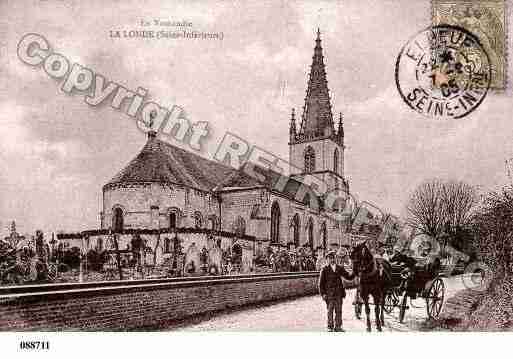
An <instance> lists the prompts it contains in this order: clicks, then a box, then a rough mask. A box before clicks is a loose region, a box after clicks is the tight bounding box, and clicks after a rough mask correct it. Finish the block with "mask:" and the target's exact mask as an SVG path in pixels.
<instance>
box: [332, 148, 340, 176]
mask: <svg viewBox="0 0 513 359" xmlns="http://www.w3.org/2000/svg"><path fill="white" fill-rule="evenodd" d="M338 157H339V155H338V148H335V153H334V154H333V172H335V173H338Z"/></svg>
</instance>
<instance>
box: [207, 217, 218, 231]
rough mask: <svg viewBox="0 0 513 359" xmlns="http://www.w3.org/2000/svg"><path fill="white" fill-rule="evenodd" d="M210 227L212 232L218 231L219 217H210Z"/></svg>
mask: <svg viewBox="0 0 513 359" xmlns="http://www.w3.org/2000/svg"><path fill="white" fill-rule="evenodd" d="M208 227H209V229H211V230H212V231H215V230H217V217H216V216H215V215H210V216H209V217H208Z"/></svg>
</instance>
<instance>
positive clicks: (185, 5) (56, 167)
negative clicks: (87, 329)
mask: <svg viewBox="0 0 513 359" xmlns="http://www.w3.org/2000/svg"><path fill="white" fill-rule="evenodd" d="M509 9H511V6H510V7H509ZM0 14H2V15H3V16H4V17H5V19H7V21H2V22H1V23H0V34H1V35H2V36H0V79H1V81H0V123H1V125H2V126H0V234H2V233H6V232H7V227H8V225H9V223H10V221H11V220H13V219H14V220H16V221H17V224H18V228H19V231H20V232H23V233H25V232H32V233H33V231H35V229H38V228H41V229H43V230H44V231H46V232H48V231H58V230H63V231H78V230H83V229H93V228H98V227H99V212H100V211H101V210H102V208H101V188H102V186H103V185H104V184H105V183H106V182H108V181H109V180H110V179H111V178H112V177H113V176H114V175H115V174H116V173H117V172H118V171H119V170H121V169H122V168H123V167H124V166H125V165H126V164H127V163H128V162H129V161H130V160H131V159H132V158H133V157H134V156H135V155H136V154H137V153H138V152H139V150H140V149H141V148H142V146H143V145H144V143H145V142H146V135H145V134H144V133H142V132H141V131H140V130H139V129H138V127H137V126H136V124H135V122H134V121H133V120H132V119H131V118H129V117H128V116H127V115H126V114H125V113H123V112H121V111H119V110H116V109H113V108H112V107H110V106H109V105H108V102H106V105H102V106H97V107H93V106H89V105H87V104H86V103H85V102H84V94H83V93H82V94H81V93H74V94H66V93H64V92H63V91H62V90H61V89H60V87H61V85H62V80H56V79H53V78H51V77H49V76H48V75H47V74H46V73H45V72H44V70H43V69H42V68H41V67H32V66H28V65H26V64H24V63H23V62H22V61H21V60H20V59H19V58H18V57H17V55H16V48H17V44H18V42H19V41H20V39H21V38H22V37H23V36H24V35H25V34H27V33H37V34H41V35H43V36H44V37H45V38H46V39H47V40H48V41H49V43H50V45H51V48H52V50H53V51H54V52H58V53H60V54H62V55H64V56H65V57H66V58H68V59H69V60H70V62H71V63H79V64H81V65H83V66H87V67H88V68H90V69H91V70H92V71H93V72H94V73H98V74H102V75H103V76H105V77H106V78H107V79H109V80H110V81H114V82H117V83H119V84H122V85H123V86H125V87H127V88H129V89H132V90H135V89H137V88H138V87H143V88H145V89H147V90H148V95H147V97H146V100H151V101H155V102H157V103H159V104H160V105H162V106H166V107H168V108H172V106H173V105H179V106H181V107H182V108H184V110H185V111H186V113H187V115H188V117H189V118H190V120H191V121H192V122H197V121H207V122H208V123H209V127H210V136H209V138H208V140H207V141H205V145H204V147H203V149H202V151H201V152H200V154H201V155H203V156H205V157H207V158H208V157H212V155H213V153H214V151H215V148H216V147H217V145H218V144H219V142H220V139H221V138H222V136H223V135H224V133H225V131H229V132H231V133H234V134H237V135H238V136H240V137H242V138H244V139H246V140H247V141H248V142H249V143H251V144H254V145H258V146H259V147H261V148H264V149H266V150H267V151H269V152H271V153H273V154H275V155H277V156H279V157H282V158H288V131H289V121H290V112H291V108H293V107H294V108H296V112H298V113H299V114H300V113H301V109H302V107H303V103H304V97H305V91H306V85H307V75H308V72H309V67H310V64H311V59H312V55H313V47H314V45H315V43H314V40H315V34H316V31H317V28H320V30H321V33H322V35H321V37H322V46H323V49H324V56H325V63H326V70H327V78H328V87H329V89H330V95H331V101H332V102H331V103H332V108H333V111H334V113H335V114H338V112H342V113H343V114H344V123H345V125H344V126H345V127H344V129H345V143H346V146H347V148H346V151H345V173H346V177H347V178H348V179H349V181H350V186H351V191H352V192H354V193H356V194H357V195H358V197H359V198H361V199H366V200H368V201H371V202H373V203H375V204H376V205H378V206H380V207H381V208H383V209H384V210H386V211H390V212H392V213H395V214H398V215H403V214H404V206H405V203H406V201H407V199H408V197H409V195H410V194H411V192H412V191H413V190H414V189H415V187H416V186H417V185H418V184H419V183H421V182H422V181H423V180H425V179H428V178H433V177H441V178H450V179H461V180H464V181H466V182H468V183H471V184H473V185H476V186H479V188H480V189H482V190H484V191H487V190H494V189H497V188H500V187H501V186H503V185H505V184H506V183H508V182H509V181H510V180H509V179H508V178H507V176H506V171H505V165H504V161H505V160H506V159H508V158H512V157H513V141H512V139H513V131H512V129H513V126H512V125H511V114H512V113H513V98H512V96H511V89H510V87H511V86H509V88H508V89H507V90H505V91H502V92H496V91H494V92H492V93H489V94H488V96H487V98H486V99H485V100H484V102H483V103H482V104H481V105H480V106H479V108H478V109H477V110H476V111H474V112H472V113H471V114H469V115H468V116H466V117H464V118H462V119H458V120H443V121H441V120H436V119H433V118H429V117H425V116H422V115H420V114H417V113H415V112H413V111H412V110H411V109H410V108H409V107H408V106H407V105H406V104H405V103H404V102H403V100H402V99H401V98H400V96H399V93H398V91H397V87H396V84H395V80H394V70H395V68H394V67H395V62H396V59H397V56H398V54H399V52H400V50H401V48H402V46H403V45H404V44H405V43H406V42H407V41H408V39H409V38H410V37H411V36H413V35H414V34H415V33H417V32H418V31H420V30H422V29H423V28H425V27H426V26H428V25H429V24H430V15H429V14H430V1H428V0H425V1H424V0H422V1H421V0H418V1H412V0H394V1H387V0H380V1H369V0H367V1H364V0H357V1H350V0H348V1H325V2H322V1H268V0H264V1H208V2H207V1H189V2H185V1H166V2H158V1H89V2H87V3H86V2H78V1H76V2H75V1H59V0H58V1H50V0H47V1H18V0H16V1H13V0H12V1H5V0H4V1H1V2H0ZM508 18H511V15H510V14H508ZM154 19H159V20H171V21H183V20H185V21H189V22H191V23H192V27H191V29H192V30H196V31H204V32H216V33H221V32H222V34H223V39H222V40H212V39H210V40H190V39H160V40H157V39H127V38H121V39H119V38H111V37H110V36H109V34H110V31H115V30H140V29H142V28H141V26H140V22H141V20H146V21H150V22H152V21H153V20H154ZM152 29H154V30H160V29H165V30H166V29H172V28H167V27H161V28H157V27H152ZM512 38H513V37H512V36H509V38H508V43H507V46H508V48H509V47H511V44H510V42H511V41H512ZM510 72H511V66H508V73H510ZM336 117H337V118H338V116H336ZM175 144H179V143H175Z"/></svg>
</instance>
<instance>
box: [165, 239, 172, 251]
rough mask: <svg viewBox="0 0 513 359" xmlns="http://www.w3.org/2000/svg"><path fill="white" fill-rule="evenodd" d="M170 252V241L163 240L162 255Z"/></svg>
mask: <svg viewBox="0 0 513 359" xmlns="http://www.w3.org/2000/svg"><path fill="white" fill-rule="evenodd" d="M169 252H171V239H169V238H164V253H169Z"/></svg>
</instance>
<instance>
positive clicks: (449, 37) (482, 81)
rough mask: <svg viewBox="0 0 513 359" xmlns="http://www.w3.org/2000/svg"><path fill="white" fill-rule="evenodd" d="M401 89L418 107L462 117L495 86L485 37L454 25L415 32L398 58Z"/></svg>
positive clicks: (445, 116)
mask: <svg viewBox="0 0 513 359" xmlns="http://www.w3.org/2000/svg"><path fill="white" fill-rule="evenodd" d="M395 79H396V84H397V89H398V90H399V94H400V95H401V97H402V98H403V100H404V101H405V102H406V104H407V105H408V106H409V107H410V108H412V109H413V110H415V111H417V112H419V113H421V114H423V115H426V116H429V117H432V118H436V119H457V118H462V117H464V116H466V115H468V114H469V113H471V112H472V111H474V110H475V109H476V108H477V107H478V106H479V105H480V104H481V103H482V102H483V100H484V98H485V97H486V94H487V93H488V90H489V88H490V81H491V66H490V59H489V57H488V54H487V53H486V51H485V49H484V47H483V46H482V44H481V42H480V41H479V39H478V38H477V37H476V36H474V35H473V34H472V33H470V32H469V31H467V30H465V29H463V28H461V27H458V26H450V25H439V26H433V27H429V28H427V29H425V30H422V31H421V32H419V33H417V34H416V35H415V36H413V37H412V38H411V39H410V40H409V41H408V42H407V43H406V44H405V45H404V47H403V48H402V50H401V52H400V53H399V56H398V57H397V61H396V68H395Z"/></svg>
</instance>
